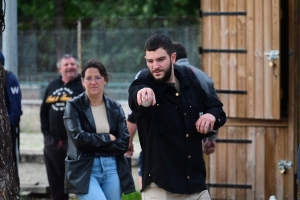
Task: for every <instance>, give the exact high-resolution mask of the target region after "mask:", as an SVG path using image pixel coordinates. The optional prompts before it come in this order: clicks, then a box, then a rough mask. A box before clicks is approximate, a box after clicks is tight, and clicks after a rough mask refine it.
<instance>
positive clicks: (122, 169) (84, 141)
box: [64, 59, 135, 200]
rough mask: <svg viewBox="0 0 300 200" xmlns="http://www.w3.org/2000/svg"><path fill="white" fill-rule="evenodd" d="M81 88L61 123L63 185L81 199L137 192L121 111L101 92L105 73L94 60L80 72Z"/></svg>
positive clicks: (107, 199)
mask: <svg viewBox="0 0 300 200" xmlns="http://www.w3.org/2000/svg"><path fill="white" fill-rule="evenodd" d="M81 78H82V84H83V86H84V87H85V92H83V93H82V94H80V95H79V96H77V97H75V98H74V99H72V100H70V101H68V102H67V105H66V108H65V113H64V124H65V127H66V130H67V133H68V153H67V157H66V159H65V167H66V175H65V188H66V190H67V191H68V192H69V193H75V194H76V195H77V198H78V199H79V200H81V199H104V200H118V199H121V196H122V193H125V194H128V193H131V192H134V191H135V186H134V182H133V178H132V175H131V173H130V166H129V165H128V163H127V161H126V159H125V158H124V153H125V152H126V151H127V147H128V142H129V133H128V130H127V126H126V119H125V115H124V111H123V110H122V107H121V105H120V104H119V103H117V102H116V101H114V100H112V99H111V98H109V97H108V96H106V95H105V94H104V87H105V85H106V84H107V83H108V80H109V75H108V74H107V72H106V69H105V67H104V66H103V64H102V63H100V62H99V61H98V60H96V59H92V60H89V61H87V62H86V63H85V64H84V66H83V69H82V72H81Z"/></svg>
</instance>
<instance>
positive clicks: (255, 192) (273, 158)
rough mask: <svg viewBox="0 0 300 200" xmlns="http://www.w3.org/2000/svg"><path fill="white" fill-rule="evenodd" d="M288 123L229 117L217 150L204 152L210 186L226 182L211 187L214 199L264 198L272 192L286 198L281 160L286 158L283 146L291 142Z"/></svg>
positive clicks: (267, 197)
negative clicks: (208, 154)
mask: <svg viewBox="0 0 300 200" xmlns="http://www.w3.org/2000/svg"><path fill="white" fill-rule="evenodd" d="M287 124H288V123H287V121H274V120H272V121H270V120H266V121H261V120H260V121H258V120H257V121H255V120H251V121H249V120H248V121H247V120H240V121H237V120H229V121H228V123H226V125H225V127H223V128H221V129H220V130H219V134H218V141H219V142H217V149H216V152H215V153H213V154H211V155H210V156H205V159H206V162H207V163H206V164H207V166H209V168H208V177H207V184H208V186H210V185H214V184H223V186H222V185H221V186H220V185H219V186H218V187H216V185H214V186H211V187H208V188H209V192H210V194H211V197H212V199H243V200H244V199H245V200H246V199H249V200H254V199H255V200H259V199H261V200H265V199H269V197H270V196H271V195H275V196H276V198H277V199H284V194H286V193H287V190H288V188H285V187H284V185H285V184H286V181H287V180H286V179H285V176H286V175H285V174H280V172H279V168H278V161H279V160H283V159H285V156H286V155H285V152H284V151H282V149H285V148H287V146H288V145H289V144H288V137H287ZM228 140H231V142H230V141H229V142H228ZM226 141H227V142H226ZM238 141H244V143H243V142H238ZM245 141H247V142H248V143H245ZM287 173H288V171H287ZM213 174H214V175H213ZM226 185H227V186H228V185H230V186H231V187H226ZM234 186H239V187H241V188H239V187H237V188H234ZM242 187H251V188H242Z"/></svg>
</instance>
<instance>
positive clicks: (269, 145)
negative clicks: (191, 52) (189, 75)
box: [200, 0, 294, 200]
mask: <svg viewBox="0 0 300 200" xmlns="http://www.w3.org/2000/svg"><path fill="white" fill-rule="evenodd" d="M200 14H201V16H202V18H201V19H202V21H201V22H202V47H201V49H200V51H201V55H202V69H203V70H204V71H205V72H206V73H207V74H208V75H209V76H210V77H211V78H212V79H213V81H214V83H215V87H216V89H217V91H218V95H219V98H220V100H221V101H222V103H223V104H224V110H225V112H226V114H227V116H228V121H227V123H226V124H225V126H224V127H222V128H221V129H220V130H219V134H218V139H217V148H216V152H215V153H213V154H211V155H210V156H205V160H206V169H207V179H206V180H207V186H208V189H209V192H210V194H211V197H212V199H249V200H252V199H253V200H254V199H255V200H257V199H261V200H264V199H269V197H270V196H271V195H275V196H276V198H277V199H290V200H292V199H294V198H293V183H294V178H293V176H294V171H293V169H288V170H287V171H286V173H284V174H281V173H280V170H279V168H278V163H279V161H280V160H287V161H289V160H291V158H292V157H293V155H292V153H291V152H292V151H290V149H291V148H292V147H291V146H292V145H293V144H291V141H293V139H292V138H293V135H292V134H293V133H292V132H293V131H291V130H289V129H290V128H291V124H289V120H288V119H281V114H280V98H281V97H280V86H281V83H280V80H281V77H280V76H281V74H280V72H281V70H280V55H279V57H278V59H276V60H274V63H275V65H273V66H272V67H270V66H269V59H268V56H267V55H266V54H268V53H269V52H270V51H271V50H277V51H279V54H280V0H201V12H200Z"/></svg>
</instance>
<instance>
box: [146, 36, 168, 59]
mask: <svg viewBox="0 0 300 200" xmlns="http://www.w3.org/2000/svg"><path fill="white" fill-rule="evenodd" d="M159 48H163V49H165V50H166V52H167V54H168V55H169V56H171V55H172V53H174V49H173V45H172V41H171V40H170V38H168V37H167V36H165V35H162V34H157V35H153V36H151V37H150V38H149V39H148V40H147V41H146V43H145V47H144V50H145V51H156V50H157V49H159Z"/></svg>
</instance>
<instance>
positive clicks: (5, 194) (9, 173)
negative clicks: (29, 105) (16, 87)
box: [0, 65, 20, 200]
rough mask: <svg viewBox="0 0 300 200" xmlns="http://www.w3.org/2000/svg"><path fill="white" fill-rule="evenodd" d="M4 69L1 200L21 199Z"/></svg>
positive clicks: (0, 85) (0, 83)
mask: <svg viewBox="0 0 300 200" xmlns="http://www.w3.org/2000/svg"><path fill="white" fill-rule="evenodd" d="M4 76H5V71H4V67H3V66H1V65H0V199H1V200H2V199H3V200H15V199H20V196H19V186H18V173H17V169H16V168H15V163H14V161H13V156H12V142H11V135H10V126H9V120H8V114H7V110H6V106H5V98H4V80H5V78H4Z"/></svg>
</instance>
